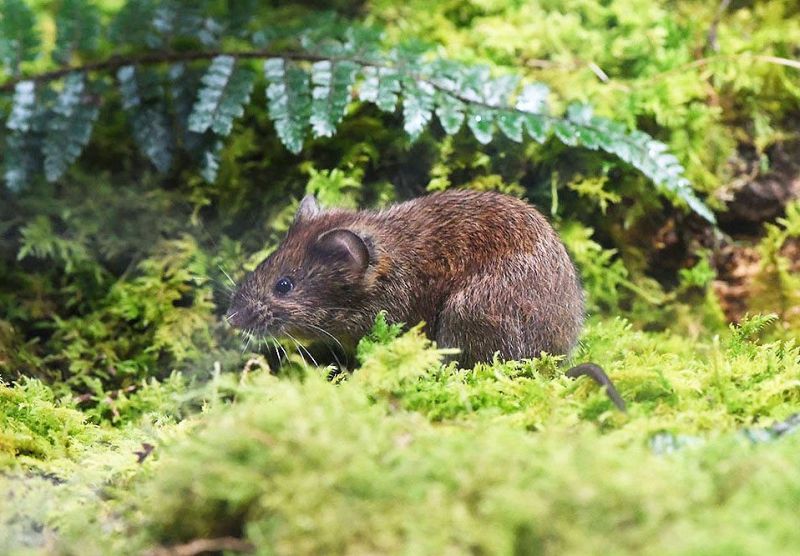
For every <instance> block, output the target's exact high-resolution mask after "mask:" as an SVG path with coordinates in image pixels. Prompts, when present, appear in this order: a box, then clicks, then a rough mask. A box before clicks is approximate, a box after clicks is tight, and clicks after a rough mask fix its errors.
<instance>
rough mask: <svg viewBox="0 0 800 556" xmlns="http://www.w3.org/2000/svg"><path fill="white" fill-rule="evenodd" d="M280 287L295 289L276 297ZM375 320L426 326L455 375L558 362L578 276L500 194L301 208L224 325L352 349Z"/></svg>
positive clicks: (533, 215) (576, 323) (524, 210)
mask: <svg viewBox="0 0 800 556" xmlns="http://www.w3.org/2000/svg"><path fill="white" fill-rule="evenodd" d="M282 277H290V278H291V280H292V282H293V283H294V289H293V290H292V291H290V292H288V293H286V294H283V295H281V294H279V293H277V291H276V290H275V285H276V283H277V282H278V281H279V280H280V279H281V278H282ZM380 310H385V311H386V312H387V316H388V318H389V320H390V321H394V322H404V323H406V324H408V325H413V324H416V323H418V322H421V321H424V322H425V323H426V328H425V330H426V333H427V334H428V336H429V337H430V338H431V339H433V340H435V341H436V343H437V344H438V345H439V346H440V347H452V348H458V349H459V350H460V352H461V353H460V355H459V356H458V357H457V359H458V360H459V361H460V363H461V364H462V365H464V366H470V365H473V364H474V363H476V362H479V361H488V360H491V358H492V357H493V355H494V354H495V353H499V356H500V357H501V358H503V359H520V358H528V357H536V356H538V355H539V354H540V353H541V352H542V351H546V352H549V353H553V354H566V353H568V352H569V351H570V350H571V349H572V348H573V346H574V345H575V343H576V341H577V338H578V334H579V332H580V330H581V326H582V324H583V312H584V308H583V294H582V291H581V288H580V284H579V281H578V277H577V275H576V272H575V268H574V266H573V265H572V262H571V261H570V259H569V256H568V255H567V252H566V250H565V249H564V246H563V244H562V243H561V241H560V240H559V238H558V236H557V235H556V233H555V232H554V231H553V229H552V228H551V227H550V225H549V224H548V222H547V220H546V219H545V217H544V216H542V214H541V213H539V212H538V211H537V210H536V209H535V208H533V207H532V206H530V205H528V204H526V203H525V202H523V201H520V200H518V199H515V198H513V197H509V196H506V195H502V194H499V193H480V192H474V191H447V192H443V193H437V194H433V195H429V196H427V197H421V198H418V199H414V200H411V201H408V202H405V203H401V204H398V205H395V206H392V207H390V208H388V209H386V210H382V211H359V212H353V211H347V210H339V209H332V210H325V211H322V210H320V209H319V208H318V207H317V206H316V201H315V200H314V199H313V198H306V199H304V200H303V203H302V204H301V208H300V210H299V211H298V214H297V216H296V217H295V221H294V223H293V225H292V226H291V228H290V229H289V232H288V233H287V235H286V238H285V239H284V240H283V242H282V243H281V245H280V246H279V247H278V249H277V250H276V251H275V252H274V253H273V254H272V255H270V256H269V257H268V258H267V259H266V260H265V261H263V262H262V263H261V264H260V265H259V266H258V267H257V268H256V269H255V271H253V272H252V273H250V274H249V275H248V276H247V278H246V279H245V280H244V282H243V283H242V285H241V287H240V288H239V290H238V291H237V292H236V294H235V295H234V298H233V302H232V304H231V310H230V312H229V314H228V318H229V321H230V322H231V324H233V325H234V326H237V327H240V328H248V329H252V330H254V331H256V332H261V333H267V334H271V335H274V336H282V335H287V334H291V335H292V336H295V337H302V338H305V339H310V340H321V341H330V340H331V338H330V337H328V336H326V334H325V333H328V334H331V335H332V336H333V337H335V338H336V339H337V340H338V341H340V342H341V343H342V344H344V346H345V347H346V349H347V350H352V349H353V348H354V346H355V343H356V342H357V341H358V339H359V338H361V337H362V336H363V335H364V334H365V333H367V332H368V331H369V329H370V327H371V326H372V324H373V322H374V319H375V315H376V314H377V312H378V311H380ZM322 330H324V331H325V332H322Z"/></svg>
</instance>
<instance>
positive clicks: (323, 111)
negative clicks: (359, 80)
mask: <svg viewBox="0 0 800 556" xmlns="http://www.w3.org/2000/svg"><path fill="white" fill-rule="evenodd" d="M357 71H358V66H357V65H356V64H355V62H352V61H350V60H342V61H336V62H333V61H330V60H322V61H320V62H316V63H315V64H314V65H313V67H312V70H311V83H312V84H313V86H314V88H313V90H312V93H311V97H312V99H313V100H312V102H311V129H312V131H313V132H314V135H315V136H316V137H332V136H333V134H334V133H335V132H336V126H338V125H339V123H340V122H341V121H342V118H343V117H344V112H345V109H346V108H347V103H348V102H349V101H350V93H351V90H352V87H353V81H354V80H355V77H356V72H357Z"/></svg>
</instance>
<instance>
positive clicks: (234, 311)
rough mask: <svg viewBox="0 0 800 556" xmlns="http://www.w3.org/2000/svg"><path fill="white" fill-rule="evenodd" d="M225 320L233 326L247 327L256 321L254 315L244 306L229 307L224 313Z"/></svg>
mask: <svg viewBox="0 0 800 556" xmlns="http://www.w3.org/2000/svg"><path fill="white" fill-rule="evenodd" d="M225 320H226V321H228V324H230V325H231V326H233V327H234V328H249V327H251V326H252V325H253V324H255V321H256V315H255V313H253V311H251V310H249V309H247V308H246V307H231V308H230V309H228V312H227V313H226V314H225Z"/></svg>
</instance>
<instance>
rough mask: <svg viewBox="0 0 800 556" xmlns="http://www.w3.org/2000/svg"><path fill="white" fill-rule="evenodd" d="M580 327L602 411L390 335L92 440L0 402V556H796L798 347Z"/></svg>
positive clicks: (557, 384)
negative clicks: (607, 384) (344, 359)
mask: <svg viewBox="0 0 800 556" xmlns="http://www.w3.org/2000/svg"><path fill="white" fill-rule="evenodd" d="M768 324H769V319H768V318H752V319H747V320H745V321H744V322H743V323H742V324H741V325H740V326H738V327H732V328H731V329H730V330H729V331H728V332H727V333H726V334H722V335H718V336H714V337H711V338H701V339H696V340H692V339H689V338H686V337H683V336H678V335H675V334H671V333H668V332H641V331H636V330H634V329H633V328H632V327H631V326H630V325H629V324H628V323H627V322H625V321H624V320H622V319H613V320H608V319H606V320H594V321H593V322H591V323H590V325H589V326H588V327H587V330H586V332H585V334H584V337H583V341H582V344H581V347H580V348H579V350H578V353H576V354H575V359H576V360H592V361H597V362H598V363H600V364H601V365H603V366H604V367H605V368H606V369H607V370H608V372H609V374H610V375H611V376H612V377H613V379H614V381H615V382H616V384H617V385H618V387H619V390H620V392H621V394H622V395H623V397H624V398H625V399H626V400H627V402H628V411H627V413H622V412H619V411H617V410H616V409H615V408H614V406H613V405H612V404H611V402H610V401H609V400H608V398H607V397H606V396H605V394H604V393H603V392H602V391H601V390H599V389H598V388H597V386H596V385H595V384H593V383H592V382H591V381H590V380H588V379H586V378H582V379H579V380H577V381H573V380H570V379H568V378H566V377H565V376H564V375H563V366H559V362H558V361H557V359H555V358H551V357H543V358H541V359H537V360H533V361H525V362H520V363H514V362H511V363H501V362H496V363H495V364H492V365H479V366H478V367H476V368H474V369H468V370H464V369H457V368H456V367H455V366H453V365H450V366H444V365H442V364H440V363H439V361H440V357H441V354H440V353H439V352H438V351H437V350H436V349H435V348H434V347H433V346H431V345H430V344H429V342H427V340H425V339H424V338H423V337H421V336H420V334H419V333H418V331H416V330H412V331H410V332H408V333H405V334H399V333H398V332H397V330H394V329H392V328H391V327H388V326H385V325H384V324H382V323H380V322H379V323H378V324H377V325H376V330H375V332H374V333H373V335H372V337H370V338H368V339H366V340H364V341H362V344H361V345H360V349H359V360H360V362H361V366H360V368H359V369H358V370H357V371H356V372H355V373H354V374H353V375H352V376H349V377H346V378H340V379H338V380H334V381H333V382H331V381H329V380H327V376H326V375H327V372H326V371H325V370H324V369H319V368H312V367H305V366H304V365H303V363H302V362H300V361H299V359H296V358H295V359H294V360H293V362H291V363H290V364H289V365H288V366H287V369H289V370H291V371H292V372H289V373H286V372H284V373H283V374H282V375H281V376H280V377H278V376H275V375H273V374H271V373H269V372H268V369H266V368H265V363H264V361H263V360H258V359H254V360H253V361H251V362H250V364H249V366H248V368H247V371H246V372H244V373H237V374H233V373H216V374H214V375H213V376H212V379H211V380H210V381H207V382H197V383H193V382H191V381H189V380H187V379H186V378H184V377H183V376H182V375H177V374H175V375H173V376H172V377H171V378H170V379H169V380H166V381H163V382H160V383H157V382H150V383H145V384H143V385H142V387H141V388H140V389H139V390H138V391H136V392H133V393H131V394H130V395H129V396H124V395H123V396H121V398H120V399H119V400H117V402H118V404H117V405H116V408H117V411H118V415H117V416H118V419H117V425H111V424H109V423H108V422H107V421H106V422H105V424H102V425H98V424H93V423H92V422H90V421H88V420H87V414H86V413H84V412H81V411H79V410H77V409H76V403H75V402H74V401H71V400H66V399H64V400H58V399H55V398H54V396H53V393H52V391H51V390H50V389H49V388H48V387H47V386H45V385H43V384H41V383H39V382H37V381H28V382H23V383H21V384H18V385H16V386H2V387H0V420H2V421H0V470H1V471H0V492H2V493H3V494H2V499H0V553H3V554H42V553H48V554H49V553H57V554H61V553H63V554H110V553H115V554H140V553H149V554H199V553H204V552H207V551H211V552H213V551H225V550H227V551H229V553H237V552H252V551H254V550H255V551H256V552H257V553H263V554H273V553H282V554H311V553H401V552H402V553H410V554H442V553H474V552H482V553H490V554H509V553H518V554H540V553H548V554H552V553H558V554H612V553H613V554H643V553H644V554H665V553H669V554H700V553H702V554H712V553H718V554H722V553H725V554H734V553H735V554H755V553H760V554H765V553H766V554H789V553H796V549H797V547H798V546H800V531H799V530H798V528H797V527H796V509H797V507H799V506H800V475H798V473H797V472H796V470H797V465H798V454H800V434H797V433H796V431H795V428H796V427H797V425H798V424H800V419H798V417H797V415H796V413H795V412H796V411H797V407H799V406H800V403H799V402H800V349H799V348H798V347H796V346H795V345H794V343H793V342H792V341H775V342H763V341H761V340H759V335H760V334H759V332H760V330H761V329H762V327H764V326H766V325H768Z"/></svg>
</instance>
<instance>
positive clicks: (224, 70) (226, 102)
mask: <svg viewBox="0 0 800 556" xmlns="http://www.w3.org/2000/svg"><path fill="white" fill-rule="evenodd" d="M254 79H255V75H254V74H253V72H252V71H251V70H250V69H249V68H246V67H236V59H235V58H234V57H233V56H217V57H216V58H214V60H213V61H212V62H211V66H210V67H209V68H208V71H207V72H206V74H205V75H204V76H203V80H202V83H203V88H202V89H200V92H199V93H198V96H197V102H195V105H194V109H193V110H192V114H191V116H189V130H190V131H193V132H195V133H203V132H205V131H206V130H208V129H211V130H212V131H214V133H216V134H218V135H222V136H223V137H224V136H227V135H229V134H230V132H231V130H232V129H233V121H234V120H235V119H236V118H239V117H241V116H242V115H243V114H244V106H245V105H246V104H247V103H248V102H250V93H251V92H252V91H253V82H254Z"/></svg>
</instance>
